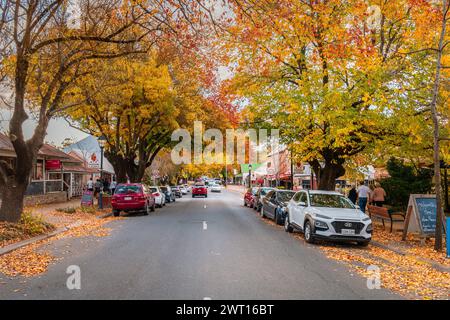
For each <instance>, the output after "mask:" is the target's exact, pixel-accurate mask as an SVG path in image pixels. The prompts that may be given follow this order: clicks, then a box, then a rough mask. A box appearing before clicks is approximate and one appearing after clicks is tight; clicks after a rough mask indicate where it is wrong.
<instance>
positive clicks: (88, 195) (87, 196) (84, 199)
mask: <svg viewBox="0 0 450 320" xmlns="http://www.w3.org/2000/svg"><path fill="white" fill-rule="evenodd" d="M93 205H94V193H93V192H92V191H89V190H86V191H85V192H84V193H83V195H82V196H81V206H82V207H89V206H93Z"/></svg>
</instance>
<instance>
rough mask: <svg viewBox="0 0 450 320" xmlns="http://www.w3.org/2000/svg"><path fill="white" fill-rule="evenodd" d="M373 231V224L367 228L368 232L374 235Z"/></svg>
mask: <svg viewBox="0 0 450 320" xmlns="http://www.w3.org/2000/svg"><path fill="white" fill-rule="evenodd" d="M372 230H373V226H372V224H369V225H368V226H367V228H366V231H367V232H368V233H372Z"/></svg>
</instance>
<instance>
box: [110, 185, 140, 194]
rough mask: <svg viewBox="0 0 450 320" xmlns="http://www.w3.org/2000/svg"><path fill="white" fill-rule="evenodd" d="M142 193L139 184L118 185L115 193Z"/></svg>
mask: <svg viewBox="0 0 450 320" xmlns="http://www.w3.org/2000/svg"><path fill="white" fill-rule="evenodd" d="M127 193H142V188H141V187H140V186H118V187H117V188H116V192H115V194H127Z"/></svg>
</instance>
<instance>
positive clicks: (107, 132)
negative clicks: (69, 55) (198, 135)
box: [69, 56, 180, 182]
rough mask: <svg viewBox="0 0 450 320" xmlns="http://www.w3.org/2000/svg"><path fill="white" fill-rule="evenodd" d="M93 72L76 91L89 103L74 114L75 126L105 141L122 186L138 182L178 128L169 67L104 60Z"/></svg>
mask: <svg viewBox="0 0 450 320" xmlns="http://www.w3.org/2000/svg"><path fill="white" fill-rule="evenodd" d="M92 69H95V72H93V73H91V74H90V76H89V77H86V78H85V79H83V81H82V82H80V83H79V84H78V85H77V86H76V89H75V90H74V92H72V93H73V94H74V95H73V96H74V97H75V100H84V101H86V102H85V103H83V104H82V105H80V106H79V107H78V108H77V109H74V110H71V111H70V112H69V115H70V118H71V120H72V125H73V126H75V127H77V128H79V129H81V130H83V131H86V132H88V133H90V134H92V135H94V136H100V135H103V136H104V137H105V138H106V141H107V145H106V149H105V156H106V158H107V159H108V160H109V161H110V162H111V164H112V165H113V167H114V171H115V173H116V175H117V181H118V182H126V181H127V177H128V178H129V179H130V181H132V182H139V181H140V180H141V179H142V177H143V175H144V172H145V169H146V168H147V167H149V166H150V165H151V163H152V161H153V159H154V158H155V156H156V155H157V153H158V152H159V151H160V150H161V149H162V148H163V147H164V146H166V145H167V144H168V143H169V142H170V134H171V132H172V130H174V129H176V128H177V127H178V123H177V122H176V119H177V117H178V116H179V113H180V110H179V109H177V108H176V107H175V105H174V99H175V91H174V89H173V84H172V79H171V77H170V75H169V71H168V67H167V65H157V63H156V61H155V60H154V59H153V58H152V57H151V56H150V57H148V58H145V59H142V58H132V57H127V58H122V59H116V60H113V61H104V62H102V63H101V64H98V63H97V65H96V66H95V68H94V66H93V67H92Z"/></svg>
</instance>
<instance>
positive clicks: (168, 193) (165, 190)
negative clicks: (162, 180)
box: [160, 186, 176, 203]
mask: <svg viewBox="0 0 450 320" xmlns="http://www.w3.org/2000/svg"><path fill="white" fill-rule="evenodd" d="M160 189H161V191H162V193H164V195H165V196H166V202H167V203H170V202H175V198H176V197H175V193H173V192H172V188H170V187H169V186H164V187H160Z"/></svg>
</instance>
